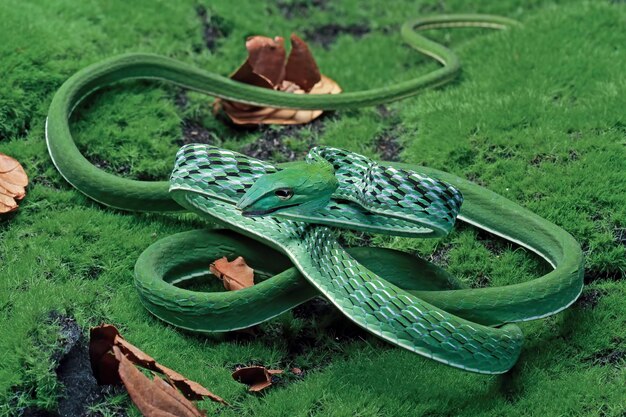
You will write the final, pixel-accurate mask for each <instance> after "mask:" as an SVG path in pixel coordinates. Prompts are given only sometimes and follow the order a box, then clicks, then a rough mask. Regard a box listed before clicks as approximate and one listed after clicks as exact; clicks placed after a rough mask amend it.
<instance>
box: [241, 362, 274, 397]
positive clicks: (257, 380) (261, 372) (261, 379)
mask: <svg viewBox="0 0 626 417" xmlns="http://www.w3.org/2000/svg"><path fill="white" fill-rule="evenodd" d="M282 373H283V371H282V370H281V369H267V368H266V367H264V366H247V367H245V368H239V369H237V370H236V371H235V372H233V379H234V380H235V381H237V382H241V383H242V384H246V385H249V386H250V388H248V391H252V392H258V391H261V390H263V389H265V388H267V387H269V386H270V385H272V375H278V374H282Z"/></svg>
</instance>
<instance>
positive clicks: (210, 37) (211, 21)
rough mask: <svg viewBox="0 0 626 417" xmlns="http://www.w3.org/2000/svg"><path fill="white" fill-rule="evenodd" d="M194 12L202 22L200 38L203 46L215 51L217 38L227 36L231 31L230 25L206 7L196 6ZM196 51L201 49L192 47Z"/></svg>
mask: <svg viewBox="0 0 626 417" xmlns="http://www.w3.org/2000/svg"><path fill="white" fill-rule="evenodd" d="M196 14H197V15H198V17H199V18H200V21H201V22H202V40H203V41H204V46H205V47H206V48H207V49H208V50H209V51H211V52H215V50H216V49H217V47H218V44H219V40H220V39H222V38H224V37H226V36H228V34H229V33H230V32H231V28H230V25H229V24H228V23H227V22H226V21H225V20H224V19H223V18H221V17H220V16H217V15H215V14H213V13H210V12H209V11H208V10H207V9H206V7H204V6H201V5H200V6H197V7H196ZM194 50H195V52H196V53H199V52H200V51H201V49H200V48H197V47H195V48H194Z"/></svg>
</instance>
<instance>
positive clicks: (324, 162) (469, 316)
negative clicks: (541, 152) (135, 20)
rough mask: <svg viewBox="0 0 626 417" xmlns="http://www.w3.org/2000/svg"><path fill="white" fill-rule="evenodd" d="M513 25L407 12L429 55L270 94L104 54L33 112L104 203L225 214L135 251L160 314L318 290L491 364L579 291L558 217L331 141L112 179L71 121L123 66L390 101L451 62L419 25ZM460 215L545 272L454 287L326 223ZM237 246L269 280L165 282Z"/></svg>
mask: <svg viewBox="0 0 626 417" xmlns="http://www.w3.org/2000/svg"><path fill="white" fill-rule="evenodd" d="M516 25H517V23H516V22H514V21H512V20H510V19H506V18H503V17H498V16H488V15H446V16H436V17H432V18H424V19H420V20H418V21H415V22H410V23H406V24H404V25H403V27H402V30H401V34H402V37H403V38H404V40H405V42H406V43H407V44H408V45H409V46H411V47H412V48H414V49H416V50H418V51H420V52H422V53H424V54H426V55H429V56H431V57H432V58H434V59H436V60H437V61H439V62H440V63H441V64H442V66H441V67H440V68H439V69H437V70H435V71H433V72H431V73H429V74H427V75H424V76H420V77H418V78H414V79H411V80H408V81H404V82H400V83H397V84H394V85H390V86H386V87H381V88H375V89H371V90H366V91H358V92H347V93H342V94H338V95H325V96H313V95H308V96H307V95H295V94H285V93H280V92H277V91H273V90H269V89H263V88H258V87H254V86H250V85H245V84H241V83H238V82H235V81H232V80H230V79H228V78H226V77H222V76H220V75H217V74H214V73H210V72H205V71H203V70H200V69H197V68H194V67H192V66H189V65H187V64H185V63H182V62H179V61H175V60H173V59H170V58H167V57H163V56H157V55H151V54H129V55H122V56H118V57H114V58H111V59H108V60H105V61H102V62H100V63H97V64H94V65H92V66H89V67H87V68H85V69H83V70H81V71H79V72H78V73H76V74H74V75H73V76H72V77H70V78H69V79H68V80H67V81H66V82H65V83H64V84H63V85H62V86H61V88H60V89H59V90H58V92H57V93H56V95H55V96H54V98H53V100H52V103H51V105H50V110H49V113H48V118H47V121H46V140H47V144H48V149H49V153H50V156H51V158H52V161H53V162H54V164H55V166H56V168H57V169H58V170H59V172H60V173H61V175H62V176H63V177H64V178H65V179H66V180H67V181H68V182H69V183H70V184H71V185H73V186H74V187H75V188H77V189H78V190H80V191H81V192H82V193H84V194H86V195H87V196H88V197H90V198H92V199H93V200H96V201H98V202H100V203H102V204H104V205H106V206H110V207H113V208H116V209H121V210H131V211H179V210H190V211H192V212H195V213H197V214H200V215H202V216H204V217H206V218H208V219H209V220H210V221H211V222H213V223H217V224H220V225H222V226H225V229H222V230H197V231H190V232H185V233H180V234H176V235H173V236H170V237H167V238H165V239H162V240H160V241H158V242H156V243H154V244H153V245H151V246H150V247H149V248H148V249H146V250H145V251H144V253H142V254H141V256H140V257H139V259H138V261H137V263H136V266H135V283H136V286H137V289H138V292H139V295H140V298H141V300H142V302H143V304H144V305H145V307H146V308H147V309H148V310H149V311H150V312H151V313H153V314H154V315H156V316H157V317H159V318H160V319H162V320H164V321H166V322H168V323H171V324H173V325H176V326H179V327H182V328H186V329H190V330H194V331H199V332H222V331H229V330H234V329H240V328H245V327H249V326H252V325H254V324H257V323H260V322H263V321H265V320H268V319H270V318H272V317H275V316H277V315H279V314H281V313H283V312H285V311H287V310H289V309H291V308H293V307H294V306H296V305H298V304H300V303H303V302H305V301H306V300H308V299H311V298H312V297H315V296H317V295H320V294H322V295H323V296H325V297H326V298H328V300H329V301H330V302H331V303H333V304H334V305H335V306H336V307H337V308H338V309H339V310H340V311H341V312H342V313H343V314H344V315H345V316H346V317H348V318H349V319H350V320H352V321H353V322H355V323H356V324H357V325H359V326H361V327H363V328H365V329H367V330H368V331H369V332H371V333H373V334H375V335H377V336H379V337H381V338H383V339H385V340H387V341H389V342H391V343H393V344H396V345H398V346H402V347H404V348H406V349H409V350H411V351H413V352H416V353H418V354H421V355H423V356H426V357H429V358H432V359H434V360H436V361H439V362H442V363H445V364H448V365H451V366H454V367H457V368H461V369H465V370H468V371H473V372H479V373H486V374H497V373H503V372H506V371H507V370H509V369H510V368H511V367H512V366H513V365H514V364H515V362H516V361H517V359H518V357H519V354H520V350H521V346H522V333H521V331H520V329H519V328H518V327H517V326H516V325H515V324H513V323H515V322H521V321H526V320H533V319H538V318H542V317H546V316H549V315H551V314H555V313H557V312H559V311H562V310H563V309H565V308H567V307H568V306H569V305H571V304H572V303H573V302H574V301H575V300H576V298H577V297H578V296H579V295H580V292H581V290H582V285H583V280H582V276H583V257H582V251H581V249H580V246H579V245H578V243H577V242H576V241H575V240H574V238H573V237H572V236H571V235H569V234H568V233H567V232H565V231H564V230H562V229H561V228H559V227H558V226H556V225H554V224H552V223H551V222H549V221H547V220H545V219H543V218H541V217H539V216H537V215H535V214H533V213H531V212H530V211H528V210H526V209H524V208H522V207H520V206H519V205H517V204H515V203H513V202H512V201H510V200H507V199H506V198H504V197H502V196H499V195H497V194H495V193H493V192H491V191H489V190H486V189H484V188H482V187H480V186H478V185H476V184H473V183H471V182H469V181H466V180H464V179H461V178H459V177H457V176H455V175H453V174H449V173H446V172H442V171H438V170H435V169H431V168H427V167H421V166H416V165H410V164H401V163H390V162H380V163H377V162H375V161H371V160H369V159H368V158H365V157H363V156H361V155H358V154H354V153H352V152H347V151H342V150H340V149H334V148H324V147H320V148H314V149H312V150H311V151H310V152H309V154H308V156H307V160H306V161H304V162H298V163H292V164H285V165H280V166H274V165H272V164H270V163H267V162H263V161H259V160H255V159H253V158H249V157H247V156H245V155H241V154H237V153H236V152H232V151H228V150H224V149H219V148H215V147H212V146H208V145H188V146H186V147H184V148H183V149H181V150H180V151H179V152H178V154H177V157H176V164H175V168H174V171H173V173H172V176H171V180H170V181H163V182H143V181H135V180H130V179H125V178H121V177H118V176H115V175H112V174H109V173H106V172H104V171H102V170H100V169H99V168H97V167H95V166H94V165H92V164H91V163H90V162H89V161H88V160H87V159H86V158H85V157H84V156H83V155H82V154H81V152H80V151H79V149H78V148H77V146H76V145H75V143H74V140H73V138H72V135H71V132H70V127H69V123H68V119H69V117H70V115H71V113H72V111H73V109H74V108H75V106H77V105H78V103H79V102H80V101H81V100H82V99H83V98H84V97H85V96H87V95H88V94H90V93H91V92H93V91H95V90H97V89H99V88H101V87H103V86H105V85H109V84H111V83H114V82H118V81H121V80H125V79H130V78H153V79H159V80H165V81H168V82H172V83H176V84H179V85H181V86H184V87H186V88H189V89H193V90H197V91H201V92H204V93H207V94H210V95H213V96H217V97H221V98H224V99H227V100H232V101H237V102H243V103H248V104H252V105H263V106H272V107H280V108H300V109H321V110H337V109H347V108H355V107H363V106H371V105H376V104H380V103H387V102H390V101H394V100H399V99H402V98H405V97H409V96H412V95H415V94H417V93H418V92H419V91H421V90H423V89H425V88H429V87H435V86H438V85H442V84H444V83H446V82H448V81H450V80H451V79H453V78H454V77H455V76H456V75H457V74H458V73H459V70H460V63H459V60H458V58H457V56H456V55H455V54H454V53H453V52H452V51H450V50H449V49H447V48H446V47H444V46H442V45H440V44H437V43H435V42H433V41H430V40H428V39H427V38H425V37H423V36H421V35H420V34H419V33H418V31H419V30H424V29H430V28H445V27H456V26H476V27H488V28H495V29H505V28H508V27H511V26H516ZM462 202H463V203H462ZM461 203H462V204H463V205H462V207H461ZM459 210H460V211H459ZM457 216H458V218H459V219H460V220H462V221H464V222H467V223H469V224H471V225H474V226H475V227H477V228H480V229H483V230H486V231H488V232H490V233H493V234H495V235H497V236H500V237H502V238H505V239H507V240H509V241H511V242H514V243H517V244H519V245H520V246H523V247H525V248H527V249H529V250H531V251H533V252H535V253H536V254H538V255H539V256H541V257H542V258H543V259H545V260H546V261H547V262H548V263H549V264H550V265H551V266H552V267H553V268H554V269H553V270H552V271H551V272H550V273H548V274H546V275H545V276H542V277H540V278H537V279H535V280H532V281H528V282H523V283H519V284H515V285H510V286H506V287H495V288H465V287H463V286H462V285H460V284H459V282H458V281H457V280H455V279H454V278H452V277H451V276H450V275H448V274H447V273H446V272H444V271H443V270H441V269H439V268H436V267H434V266H432V265H431V264H429V263H428V262H425V261H423V260H420V259H419V258H415V257H413V256H410V255H408V254H406V253H402V252H398V251H393V250H390V249H382V248H351V249H344V248H342V247H341V246H340V245H339V244H338V243H337V241H336V239H335V234H334V233H335V232H334V230H335V229H334V228H350V229H357V230H364V231H369V232H376V233H387V234H393V235H402V236H417V237H429V236H441V235H444V234H445V233H447V232H449V231H450V229H451V228H452V226H453V224H454V221H455V219H456V218H457ZM329 226H331V227H332V228H329ZM239 255H241V256H244V257H245V258H246V260H247V261H248V262H249V263H251V264H252V265H253V266H254V267H255V269H256V270H258V271H260V272H261V275H266V276H268V278H267V279H265V280H262V281H261V282H259V283H258V284H256V285H254V286H253V287H249V288H245V289H242V290H238V291H232V292H217V293H212V292H195V291H190V290H187V289H184V288H180V287H179V286H177V284H179V283H181V282H183V281H186V280H189V279H191V278H194V277H197V276H200V275H204V274H206V270H207V263H208V262H210V261H211V260H213V259H216V258H218V257H222V256H239Z"/></svg>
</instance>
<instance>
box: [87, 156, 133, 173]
mask: <svg viewBox="0 0 626 417" xmlns="http://www.w3.org/2000/svg"><path fill="white" fill-rule="evenodd" d="M87 159H89V161H90V162H91V163H92V164H94V165H95V166H96V167H98V168H100V169H102V170H104V171H107V172H110V173H114V174H118V175H128V174H129V173H130V165H126V164H124V165H120V166H117V167H115V168H114V167H113V165H111V163H110V162H109V161H107V160H106V159H101V158H98V157H94V158H87Z"/></svg>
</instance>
